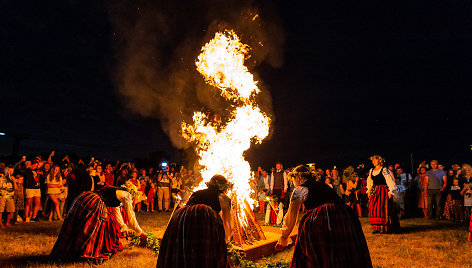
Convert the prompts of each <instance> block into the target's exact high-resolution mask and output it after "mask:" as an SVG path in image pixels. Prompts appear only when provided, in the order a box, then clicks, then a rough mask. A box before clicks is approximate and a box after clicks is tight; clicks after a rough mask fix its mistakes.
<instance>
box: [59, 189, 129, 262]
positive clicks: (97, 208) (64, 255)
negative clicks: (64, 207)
mask: <svg viewBox="0 0 472 268" xmlns="http://www.w3.org/2000/svg"><path fill="white" fill-rule="evenodd" d="M119 238H120V229H119V226H118V224H117V222H116V219H115V217H114V216H113V214H112V213H109V209H108V208H107V207H106V206H105V203H104V202H103V201H102V199H101V198H100V196H99V195H98V194H96V193H94V192H84V193H82V194H80V195H79V196H78V197H77V198H76V199H75V201H74V202H73V203H72V207H71V208H70V210H69V212H68V213H67V217H66V218H65V219H64V223H63V224H62V228H61V231H60V233H59V237H58V238H57V241H56V243H55V244H54V248H53V249H52V251H51V254H50V257H51V258H52V259H53V260H67V261H70V260H88V261H91V262H93V263H102V262H103V261H105V260H108V259H109V258H110V257H111V255H113V254H114V253H116V252H117V251H120V250H122V249H123V246H122V244H121V242H120V240H119Z"/></svg>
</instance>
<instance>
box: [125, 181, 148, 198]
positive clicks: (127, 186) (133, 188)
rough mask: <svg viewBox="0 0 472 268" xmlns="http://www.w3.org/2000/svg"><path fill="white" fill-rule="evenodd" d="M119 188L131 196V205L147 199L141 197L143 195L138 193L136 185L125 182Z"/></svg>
mask: <svg viewBox="0 0 472 268" xmlns="http://www.w3.org/2000/svg"><path fill="white" fill-rule="evenodd" d="M121 188H122V189H123V190H125V191H127V192H129V193H130V194H131V198H133V203H135V204H137V203H139V202H141V201H144V200H146V199H147V198H146V196H144V195H143V193H141V192H140V191H138V188H137V187H136V185H134V184H133V183H132V182H130V181H126V182H125V184H122V185H121Z"/></svg>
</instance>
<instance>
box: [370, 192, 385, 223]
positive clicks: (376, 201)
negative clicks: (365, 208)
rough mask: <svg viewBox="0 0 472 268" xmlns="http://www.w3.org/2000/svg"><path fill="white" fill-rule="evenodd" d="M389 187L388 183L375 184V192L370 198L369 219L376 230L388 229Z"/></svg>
mask: <svg viewBox="0 0 472 268" xmlns="http://www.w3.org/2000/svg"><path fill="white" fill-rule="evenodd" d="M388 203H389V202H388V188H387V185H377V186H375V190H374V194H373V195H372V196H371V197H370V199H369V221H370V226H371V227H372V229H374V230H375V231H382V227H383V228H384V229H383V231H388V229H387V228H388V217H389V215H388V212H389V204H388Z"/></svg>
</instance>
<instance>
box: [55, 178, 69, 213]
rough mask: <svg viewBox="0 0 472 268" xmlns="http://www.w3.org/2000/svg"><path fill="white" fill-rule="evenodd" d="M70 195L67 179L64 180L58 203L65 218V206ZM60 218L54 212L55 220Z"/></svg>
mask: <svg viewBox="0 0 472 268" xmlns="http://www.w3.org/2000/svg"><path fill="white" fill-rule="evenodd" d="M68 194H69V188H68V187H67V180H66V179H65V178H63V179H62V187H61V193H60V194H59V196H58V198H57V201H58V202H59V212H60V213H61V217H63V216H64V205H65V203H66V199H67V195H68ZM57 218H59V217H58V216H57V214H56V213H55V212H54V219H57Z"/></svg>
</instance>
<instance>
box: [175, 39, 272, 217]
mask: <svg viewBox="0 0 472 268" xmlns="http://www.w3.org/2000/svg"><path fill="white" fill-rule="evenodd" d="M248 51H249V47H248V46H247V45H245V44H243V43H241V41H240V40H239V37H238V36H237V35H236V34H235V33H234V32H233V31H226V32H224V33H221V32H218V33H216V34H215V37H214V38H213V39H212V40H211V41H210V42H208V43H207V44H206V45H205V46H204V47H203V48H202V52H201V54H200V55H199V56H198V59H197V60H196V65H197V70H198V71H199V72H200V73H201V74H202V75H203V76H204V78H205V80H206V81H207V83H209V84H210V85H213V86H215V87H217V88H219V89H220V90H221V95H222V96H223V97H225V98H226V99H228V100H231V101H233V103H234V104H233V105H231V106H230V107H229V108H231V109H233V110H232V111H231V116H230V117H229V119H228V120H227V121H226V122H222V121H221V120H216V119H214V120H210V119H209V118H208V116H207V115H205V114H204V113H202V112H195V113H194V116H193V124H192V125H190V124H186V123H182V135H183V137H184V138H185V139H187V140H188V141H190V142H194V143H195V144H196V146H197V149H196V150H197V153H198V155H199V157H200V159H199V164H200V165H201V166H202V170H201V171H200V173H201V174H202V177H203V182H202V183H201V184H200V186H199V187H198V189H201V188H203V187H204V185H205V182H207V181H209V180H210V178H211V177H212V176H213V175H215V174H221V175H223V176H225V177H226V178H228V179H229V180H230V181H231V182H232V183H233V184H234V186H233V190H232V192H231V193H230V195H231V196H232V198H233V200H235V199H236V200H237V202H238V204H239V206H238V207H239V208H240V211H239V212H238V215H239V217H240V220H241V222H242V223H243V224H246V223H247V221H246V220H247V218H246V215H245V212H244V211H243V208H244V207H245V206H244V200H246V201H247V203H249V204H250V206H251V209H252V208H253V207H252V206H253V203H254V201H253V200H252V199H251V197H250V194H251V187H250V184H249V181H250V178H251V168H250V166H249V163H248V162H247V161H246V160H245V159H244V152H245V151H246V150H247V149H249V147H250V146H251V141H255V142H261V141H262V140H263V139H264V138H265V137H266V136H267V135H268V134H269V124H270V119H269V118H268V117H267V116H266V115H265V114H264V113H262V112H261V110H260V109H259V107H257V106H256V104H255V103H254V101H253V99H254V98H251V97H252V96H255V95H256V94H257V93H258V92H259V88H258V87H257V85H256V82H255V81H254V78H253V75H252V74H251V73H250V72H249V71H248V69H247V67H246V66H244V60H245V57H246V54H247V53H248ZM251 200H252V201H251Z"/></svg>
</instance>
